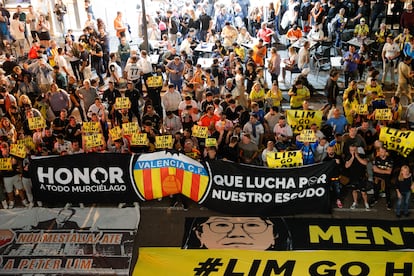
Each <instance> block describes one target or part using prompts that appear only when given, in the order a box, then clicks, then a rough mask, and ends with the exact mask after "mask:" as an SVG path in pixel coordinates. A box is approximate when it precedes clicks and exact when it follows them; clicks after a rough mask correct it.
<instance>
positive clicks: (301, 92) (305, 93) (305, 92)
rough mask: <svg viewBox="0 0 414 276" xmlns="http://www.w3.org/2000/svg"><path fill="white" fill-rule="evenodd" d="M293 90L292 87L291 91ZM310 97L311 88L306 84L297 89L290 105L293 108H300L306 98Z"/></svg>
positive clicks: (291, 97)
mask: <svg viewBox="0 0 414 276" xmlns="http://www.w3.org/2000/svg"><path fill="white" fill-rule="evenodd" d="M291 91H293V90H292V88H291V89H290V91H289V92H291ZM309 97H310V92H309V89H308V88H307V87H306V86H303V87H302V88H299V89H298V90H296V95H292V96H290V107H291V108H300V107H301V106H302V103H303V101H304V100H305V99H307V98H309Z"/></svg>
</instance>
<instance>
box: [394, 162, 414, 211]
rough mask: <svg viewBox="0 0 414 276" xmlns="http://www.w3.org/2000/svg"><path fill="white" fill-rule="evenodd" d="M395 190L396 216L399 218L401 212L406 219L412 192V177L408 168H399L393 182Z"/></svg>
mask: <svg viewBox="0 0 414 276" xmlns="http://www.w3.org/2000/svg"><path fill="white" fill-rule="evenodd" d="M395 190H396V192H397V198H398V201H397V208H396V210H395V213H396V216H397V217H398V218H399V217H401V211H403V212H404V215H405V216H406V217H408V215H409V213H408V206H409V205H410V197H411V190H414V183H413V177H412V174H411V172H410V167H408V166H407V165H404V166H402V167H401V170H400V173H399V174H398V177H397V179H396V181H395Z"/></svg>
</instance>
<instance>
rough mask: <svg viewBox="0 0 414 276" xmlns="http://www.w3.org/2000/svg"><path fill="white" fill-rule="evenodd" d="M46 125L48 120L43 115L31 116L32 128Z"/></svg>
mask: <svg viewBox="0 0 414 276" xmlns="http://www.w3.org/2000/svg"><path fill="white" fill-rule="evenodd" d="M45 127H46V120H45V119H43V117H33V118H29V129H30V130H35V129H39V128H45Z"/></svg>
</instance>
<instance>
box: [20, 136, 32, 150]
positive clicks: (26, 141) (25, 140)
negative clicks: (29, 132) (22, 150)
mask: <svg viewBox="0 0 414 276" xmlns="http://www.w3.org/2000/svg"><path fill="white" fill-rule="evenodd" d="M17 144H19V145H20V144H22V145H25V146H26V147H28V148H29V149H31V150H32V149H34V148H35V144H34V143H33V138H32V137H30V136H27V137H25V138H23V139H20V140H17Z"/></svg>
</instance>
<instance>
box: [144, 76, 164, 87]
mask: <svg viewBox="0 0 414 276" xmlns="http://www.w3.org/2000/svg"><path fill="white" fill-rule="evenodd" d="M147 86H148V87H162V76H152V77H149V78H148V79H147Z"/></svg>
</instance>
